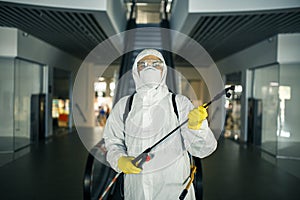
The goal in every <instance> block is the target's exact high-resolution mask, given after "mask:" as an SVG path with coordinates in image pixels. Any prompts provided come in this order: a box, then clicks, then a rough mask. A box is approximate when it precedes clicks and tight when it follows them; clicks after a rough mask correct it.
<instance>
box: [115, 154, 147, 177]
mask: <svg viewBox="0 0 300 200" xmlns="http://www.w3.org/2000/svg"><path fill="white" fill-rule="evenodd" d="M133 159H134V157H131V156H122V157H120V158H119V160H118V167H119V169H120V170H121V171H122V172H124V174H138V173H140V172H141V171H142V169H140V168H138V167H136V166H135V165H134V164H132V162H131V161H132V160H133Z"/></svg>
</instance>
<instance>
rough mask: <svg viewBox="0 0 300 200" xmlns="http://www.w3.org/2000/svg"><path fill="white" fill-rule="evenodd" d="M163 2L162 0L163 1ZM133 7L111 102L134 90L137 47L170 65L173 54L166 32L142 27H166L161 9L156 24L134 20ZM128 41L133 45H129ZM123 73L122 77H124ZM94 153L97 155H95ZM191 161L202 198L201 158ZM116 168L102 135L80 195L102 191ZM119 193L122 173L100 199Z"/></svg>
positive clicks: (115, 198) (92, 198) (113, 199)
mask: <svg viewBox="0 0 300 200" xmlns="http://www.w3.org/2000/svg"><path fill="white" fill-rule="evenodd" d="M165 2H166V1H165ZM134 10H135V1H132V7H131V13H130V18H129V20H128V22H127V28H126V29H127V30H132V29H135V31H134V37H132V35H131V36H128V38H126V35H125V41H126V45H127V46H126V45H125V47H124V48H125V50H124V52H127V53H125V54H124V55H123V56H122V61H121V68H120V72H119V80H118V84H117V88H116V90H117V91H116V93H115V95H116V96H115V99H114V104H115V103H116V102H117V101H118V100H119V99H121V98H122V97H123V96H125V95H131V94H133V93H134V91H135V85H134V80H133V78H132V73H131V68H132V65H133V62H134V60H135V58H136V56H137V55H138V53H139V52H140V51H142V50H143V48H144V47H145V46H147V48H154V49H157V50H159V51H160V52H161V53H162V55H163V56H164V58H165V61H166V64H167V66H168V67H169V68H174V63H173V55H172V52H169V51H164V50H163V49H171V48H166V45H170V35H168V34H166V32H164V34H162V32H161V31H159V29H154V30H156V31H154V32H153V31H152V32H150V33H149V32H147V31H145V29H143V28H145V27H157V28H164V29H169V21H168V19H167V17H166V16H167V15H166V13H165V17H164V19H162V21H161V23H159V24H136V20H135V17H134V16H133V15H134V14H133V13H134ZM132 45H133V46H134V48H132ZM126 48H128V49H129V48H130V49H135V50H134V51H128V50H127V49H126ZM173 72H174V70H171V71H168V76H167V85H168V87H169V89H170V90H171V91H173V92H175V93H176V92H177V87H176V85H177V84H176V80H175V78H174V77H175V74H173ZM124 77H125V78H124ZM95 157H96V158H97V159H95ZM193 159H194V163H195V165H196V166H197V173H196V175H195V181H194V182H193V184H194V188H195V193H196V199H197V200H202V196H203V194H202V193H203V192H202V167H201V159H199V158H195V157H193ZM115 175H116V172H115V171H114V170H113V169H112V168H110V167H109V164H108V163H107V161H106V149H105V143H104V140H103V139H102V140H101V141H100V142H99V143H98V144H97V145H95V146H94V147H93V148H92V150H91V152H90V154H89V155H88V158H87V163H86V168H85V173H84V180H83V186H84V199H85V200H96V199H99V197H100V196H101V195H102V193H103V192H104V191H105V189H106V188H107V186H108V185H109V184H110V182H111V180H112V179H113V178H114V177H115ZM122 199H124V197H123V175H120V176H119V178H118V179H117V181H116V182H115V183H114V184H113V185H112V187H111V188H110V190H109V191H108V193H107V194H106V195H105V197H104V198H103V200H122Z"/></svg>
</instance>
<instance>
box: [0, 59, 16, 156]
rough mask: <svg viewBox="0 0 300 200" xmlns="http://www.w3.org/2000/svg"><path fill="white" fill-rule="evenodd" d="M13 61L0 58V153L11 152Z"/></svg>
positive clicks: (12, 146) (12, 130) (12, 131)
mask: <svg viewBox="0 0 300 200" xmlns="http://www.w3.org/2000/svg"><path fill="white" fill-rule="evenodd" d="M13 91H14V60H13V59H8V58H0V110H1V112H0V152H5V151H8V152H9V151H13V149H14V145H13V141H14V140H13V133H14V127H13V124H14V123H13V105H14V103H13V102H14V101H13Z"/></svg>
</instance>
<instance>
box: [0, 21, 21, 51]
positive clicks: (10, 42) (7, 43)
mask: <svg viewBox="0 0 300 200" xmlns="http://www.w3.org/2000/svg"><path fill="white" fill-rule="evenodd" d="M17 38H18V36H17V29H15V28H6V27H0V56H3V57H16V56H17V41H18V40H17Z"/></svg>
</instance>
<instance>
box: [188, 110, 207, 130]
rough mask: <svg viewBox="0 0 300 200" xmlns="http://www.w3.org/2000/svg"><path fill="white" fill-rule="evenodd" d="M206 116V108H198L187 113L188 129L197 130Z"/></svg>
mask: <svg viewBox="0 0 300 200" xmlns="http://www.w3.org/2000/svg"><path fill="white" fill-rule="evenodd" d="M207 116H208V114H207V111H206V108H204V107H203V106H199V107H198V108H194V109H193V110H191V111H190V112H189V115H188V118H189V121H188V128H189V129H193V130H199V129H200V127H201V125H202V122H203V120H205V119H206V118H207Z"/></svg>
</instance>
